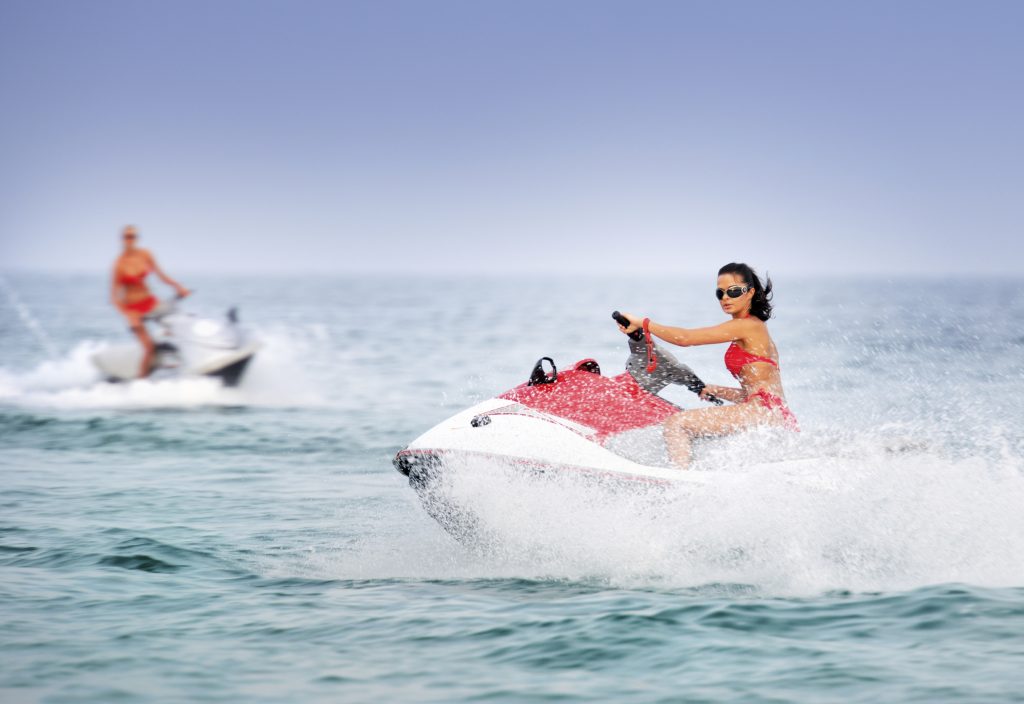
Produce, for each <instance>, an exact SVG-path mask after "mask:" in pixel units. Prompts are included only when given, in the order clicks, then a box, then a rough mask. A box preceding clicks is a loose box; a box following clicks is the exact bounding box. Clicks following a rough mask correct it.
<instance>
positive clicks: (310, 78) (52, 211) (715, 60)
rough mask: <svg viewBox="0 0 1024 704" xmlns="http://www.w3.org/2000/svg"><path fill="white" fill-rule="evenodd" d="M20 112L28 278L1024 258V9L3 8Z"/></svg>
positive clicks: (1, 186) (20, 249) (18, 149)
mask: <svg viewBox="0 0 1024 704" xmlns="http://www.w3.org/2000/svg"><path fill="white" fill-rule="evenodd" d="M0 104H2V105H0V269H24V268H30V269H39V268H54V269H73V270H86V271H106V270H107V269H108V267H109V265H110V263H111V261H112V259H113V257H114V256H115V255H116V253H117V250H118V246H119V238H118V233H119V229H120V227H121V226H122V225H123V224H125V223H129V222H130V223H135V224H137V225H138V226H139V228H140V231H141V234H142V243H143V244H144V245H147V246H149V247H150V248H151V249H153V251H154V252H155V253H156V254H157V255H158V259H160V260H161V261H162V263H163V264H164V265H165V268H167V269H168V270H170V271H171V272H172V273H174V272H190V271H228V272H233V271H268V270H284V271H290V272H296V271H311V272H334V271H337V272H348V271H397V272H412V271H428V270H440V271H451V270H472V271H482V272H493V273H495V274H499V275H507V276H511V275H514V274H516V273H519V272H523V271H532V270H535V271H552V270H564V271H568V272H588V271H597V272H602V271H613V270H615V269H618V268H621V267H628V268H630V269H631V270H633V271H642V270H645V269H646V270H650V271H652V272H657V273H666V272H680V273H688V274H689V273H706V272H707V271H708V270H709V269H712V268H717V267H718V266H719V265H720V264H722V263H724V262H726V261H730V260H734V259H735V260H745V261H749V262H750V263H752V264H754V265H756V266H759V267H761V268H766V269H769V270H771V271H772V272H773V273H784V272H812V271H818V270H823V269H824V270H837V271H843V272H852V273H857V272H882V273H892V272H899V271H910V272H926V273H927V272H956V271H960V272H966V273H988V272H993V273H998V272H1017V271H1019V267H1020V265H1019V262H1018V260H1019V259H1020V258H1021V254H1022V253H1024V246H1022V244H1021V242H1020V239H1021V235H1022V233H1024V2H1017V1H1013V2H986V1H984V0H972V1H965V2H941V1H939V2H936V1H934V0H929V1H927V2H925V1H921V2H910V1H906V2H899V1H895V0H886V1H877V2H872V1H866V2H865V1H862V0H858V1H857V2H853V1H852V0H851V1H849V2H838V1H837V2H821V1H819V0H812V1H808V2H786V1H783V2H774V1H767V0H758V1H751V2H727V1H720V0H717V1H709V2H686V1H683V0H680V1H677V2H640V1H635V0H634V1H625V0H624V1H622V2H596V1H593V0H586V1H568V0H566V1H559V0H549V1H547V2H532V1H528V0H514V1H509V2H497V1H493V2H492V1H488V0H467V1H465V2H461V1H459V2H454V1H449V0H437V1H434V2H431V1H429V0H415V1H409V2H401V1H389V0H371V1H369V2H361V1H360V2H350V1H344V0H336V1H334V2H302V1H296V0H288V1H281V2H266V1H260V0H243V1H238V2H229V1H226V0H204V1H202V2H184V1H182V0H174V1H172V2H156V1H145V0H135V1H132V2H115V1H111V0H96V1H95V2H80V1H78V0H68V1H64V2H57V1H52V0H2V1H0Z"/></svg>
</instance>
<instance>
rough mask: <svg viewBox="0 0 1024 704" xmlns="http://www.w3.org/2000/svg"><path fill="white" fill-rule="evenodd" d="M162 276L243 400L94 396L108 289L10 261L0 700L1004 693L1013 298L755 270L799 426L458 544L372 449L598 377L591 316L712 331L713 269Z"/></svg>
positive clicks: (1008, 663) (539, 499)
mask: <svg viewBox="0 0 1024 704" xmlns="http://www.w3.org/2000/svg"><path fill="white" fill-rule="evenodd" d="M182 278H183V279H185V281H186V283H187V284H188V285H189V286H191V287H194V288H195V289H196V290H197V294H196V295H195V296H194V298H192V299H190V300H189V301H188V302H187V308H188V309H189V310H191V311H193V312H197V313H203V314H212V315H220V314H222V312H223V310H224V309H226V308H228V307H229V306H233V305H237V306H239V309H240V314H241V318H242V320H243V322H245V323H246V324H247V325H248V326H249V327H250V329H251V330H252V331H253V333H254V334H255V335H257V336H258V337H259V338H260V339H261V340H262V341H263V343H264V344H263V348H262V349H261V350H260V352H259V353H258V355H257V357H256V359H255V361H254V363H253V365H252V367H251V369H250V370H249V373H248V375H247V376H246V378H245V380H244V383H243V384H242V385H241V386H240V387H239V388H237V389H224V388H221V387H220V386H219V385H218V384H217V383H216V382H215V381H212V380H208V379H190V380H174V379H155V380H146V381H139V382H135V383H132V384H125V385H113V384H107V383H104V382H102V381H101V380H99V379H98V378H97V377H96V373H95V371H94V370H93V368H92V366H91V363H90V361H89V358H90V355H91V354H92V353H94V352H95V351H96V350H98V349H101V348H102V347H103V346H105V345H110V344H117V343H122V342H125V341H129V342H130V338H129V334H128V332H127V330H126V329H125V326H124V323H123V321H122V320H121V319H120V318H119V317H118V316H117V315H116V314H115V312H114V311H113V310H112V309H111V307H110V306H109V303H108V302H107V289H106V282H105V281H104V279H103V278H102V277H100V276H85V275H82V276H70V275H66V276H57V275H33V274H24V273H23V274H6V275H4V278H3V286H0V701H3V702H21V701H46V702H72V701H73V702H113V701H120V702H132V701H189V702H208V701H218V702H239V701H246V702H279V701H324V702H326V701H331V702H336V701H344V702H364V701H365V702H371V701H372V702H380V701H415V702H478V701H480V702H482V701H488V702H529V701H562V702H574V701H576V702H592V701H609V702H678V701H686V702H762V701H766V702H767V701H771V702H789V701H801V702H806V701H814V702H878V701H901V702H962V701H969V702H1009V701H1024V674H1022V673H1024V464H1022V458H1024V430H1022V421H1024V404H1022V401H1021V399H1022V398H1024V332H1022V331H1024V282H1022V281H1020V280H1014V279H1008V278H1000V277H997V278H993V279H975V280H967V279H959V280H957V279H954V280H945V279H940V278H935V279H908V278H906V277H899V278H896V279H893V280H887V279H873V280H869V279H838V280H837V279H831V278H825V277H823V276H818V277H807V278H803V279H800V278H781V277H780V278H779V279H778V280H777V281H776V291H777V293H776V298H775V302H776V305H777V313H778V315H777V318H776V319H775V320H773V321H772V322H771V330H772V332H773V335H774V336H775V339H776V342H777V344H778V347H779V350H780V356H781V368H782V373H783V379H784V383H785V388H786V393H787V396H788V399H789V402H790V404H791V406H792V408H793V410H794V412H795V413H796V414H797V416H798V417H799V419H800V423H801V425H802V428H803V431H802V433H800V434H799V435H796V436H793V435H785V436H780V435H778V434H772V433H767V434H764V433H758V432H754V433H750V434H747V435H744V436H738V437H735V438H729V439H726V440H721V441H715V442H710V443H703V444H702V445H700V446H699V447H698V448H697V450H696V463H695V465H694V468H693V469H692V470H691V471H692V472H694V473H700V474H701V475H702V477H703V478H704V479H706V480H707V481H704V482H702V483H701V487H700V489H699V490H685V491H683V490H680V491H678V492H673V491H672V490H669V491H667V492H661V493H658V494H657V495H655V494H651V493H647V494H645V493H644V492H631V493H629V494H622V493H618V492H616V491H614V490H612V489H607V490H602V489H601V488H600V487H598V488H596V489H592V490H588V491H586V492H583V491H580V490H579V487H575V486H572V485H559V484H558V483H557V482H548V483H546V484H543V485H538V484H533V483H530V482H528V481H525V480H524V481H522V482H521V483H518V482H517V481H516V480H515V479H510V480H509V481H502V482H495V483H494V484H490V483H483V484H481V485H478V486H476V487H474V488H473V490H474V491H475V492H476V494H475V499H476V500H477V501H478V504H477V505H478V506H480V507H484V508H487V509H489V510H490V512H491V513H492V516H493V521H494V523H495V525H497V526H498V527H499V528H500V529H501V532H502V534H503V537H504V539H505V540H504V542H503V543H502V546H501V548H500V549H495V550H492V551H487V550H479V549H470V548H467V547H464V546H462V545H460V544H459V543H457V542H455V541H454V540H453V539H452V538H451V537H450V536H448V535H447V534H446V533H445V532H444V531H443V530H442V529H441V528H440V527H439V526H438V525H437V524H436V523H435V522H434V521H433V520H431V519H430V518H429V517H428V516H427V515H426V513H425V511H424V510H423V508H422V507H421V506H420V504H419V502H418V500H417V498H416V496H415V494H414V493H413V492H412V490H411V489H410V488H409V487H408V484H407V480H406V479H405V478H404V477H402V476H400V475H399V474H398V473H397V472H396V471H395V470H394V469H393V468H392V465H391V459H392V457H393V456H394V454H395V452H396V451H398V450H399V449H401V448H402V447H403V446H404V444H405V443H407V442H409V441H410V440H412V439H413V438H414V437H415V436H417V435H418V434H420V433H421V432H423V431H425V430H426V429H428V428H429V427H431V426H432V425H434V424H435V423H437V422H439V421H441V420H442V419H444V418H445V417H447V416H449V415H451V414H453V413H454V412H456V411H458V410H460V409H462V408H465V407H466V406H468V405H470V404H472V403H474V402H477V401H480V400H483V399H486V398H488V397H490V396H492V395H494V394H495V393H498V392H501V391H504V390H506V389H508V388H510V387H512V386H514V385H516V384H519V383H521V382H522V381H524V380H525V379H526V378H527V376H528V374H529V371H530V369H531V367H532V366H533V363H534V362H535V361H536V360H537V358H539V357H541V356H551V357H554V359H555V361H556V363H557V364H559V366H568V365H570V364H571V363H572V362H575V361H576V360H577V359H581V358H585V357H593V358H596V359H597V360H598V361H599V362H600V364H601V367H602V369H603V370H604V372H605V373H606V374H616V373H619V372H620V371H621V370H622V368H623V366H624V362H625V358H626V345H625V340H624V338H623V337H622V335H621V334H620V333H619V332H618V331H617V329H616V328H615V326H614V324H613V323H612V321H611V319H610V313H611V311H612V310H614V309H621V310H626V311H633V312H637V313H642V314H646V315H649V316H651V317H652V318H654V319H657V320H659V321H665V322H668V323H677V324H680V325H685V326H699V325H709V324H714V323H716V322H719V321H720V320H721V319H722V318H721V313H720V311H719V309H718V306H717V302H716V301H715V300H714V298H713V296H712V289H713V284H714V281H713V277H709V278H708V280H697V279H692V280H691V279H653V280H652V279H647V278H626V277H623V278H596V277H595V278H582V279H559V278H527V279H520V278H513V277H503V278H483V277H481V278H452V277H442V276H435V277H402V276H397V275H395V276H384V275H380V276H369V275H367V276H362V277H342V276H339V277H321V278H309V277H283V276H282V277H255V276H253V277H243V278H230V277H229V278H222V277H218V278H212V277H209V278H205V277H202V276H194V277H184V276H183V277H182ZM723 351H724V350H723V348H722V347H721V346H718V347H709V348H694V349H686V350H680V351H679V356H680V358H681V359H682V360H683V361H685V362H687V363H688V364H690V365H691V366H692V367H693V368H694V369H695V370H696V371H697V372H698V373H699V374H701V375H702V376H703V377H704V379H705V380H706V381H707V382H709V383H717V384H728V383H729V382H730V379H729V377H728V375H727V373H726V372H725V370H724V367H723V365H722V360H721V355H722V353H723ZM668 395H669V397H670V398H672V400H674V401H676V402H677V403H680V404H681V405H683V406H684V407H697V406H698V405H700V402H699V401H697V400H696V399H695V398H694V397H693V396H692V395H691V394H689V393H688V392H686V391H685V390H671V391H669V392H668Z"/></svg>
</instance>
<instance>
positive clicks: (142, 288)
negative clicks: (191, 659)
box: [92, 225, 259, 386]
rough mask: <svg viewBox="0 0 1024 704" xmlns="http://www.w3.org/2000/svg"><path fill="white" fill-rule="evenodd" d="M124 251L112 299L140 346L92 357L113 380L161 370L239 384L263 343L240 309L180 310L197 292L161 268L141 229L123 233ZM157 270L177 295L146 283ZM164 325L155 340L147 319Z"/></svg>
mask: <svg viewBox="0 0 1024 704" xmlns="http://www.w3.org/2000/svg"><path fill="white" fill-rule="evenodd" d="M121 236H122V239H123V241H124V244H123V251H122V252H121V255H120V256H119V257H118V258H117V261H116V262H115V263H114V272H113V276H112V280H111V301H112V303H113V304H114V306H115V307H116V308H117V309H118V310H119V311H120V312H121V313H122V314H123V315H124V316H125V318H126V319H127V321H128V325H129V327H130V329H131V331H132V333H133V334H134V335H135V336H136V337H137V338H138V340H139V342H140V343H141V344H140V345H119V346H116V347H109V348H107V349H104V350H102V351H100V352H98V353H96V354H94V355H93V357H92V361H93V364H95V365H96V366H97V367H98V368H99V370H100V372H101V373H102V374H103V376H104V378H106V379H107V381H131V380H133V379H140V378H143V377H146V376H149V375H150V374H151V373H154V372H161V373H162V374H161V375H162V376H164V375H171V376H215V377H218V378H220V379H221V380H222V381H223V382H224V385H225V386H235V385H237V384H238V382H239V380H240V379H241V376H242V373H243V372H244V371H245V368H246V367H247V366H248V364H249V362H250V360H251V359H252V357H253V355H254V354H255V353H256V350H257V349H258V348H259V344H258V343H256V342H254V341H252V340H250V339H249V338H248V336H247V335H246V334H245V332H244V331H243V330H242V329H241V328H240V327H239V326H238V316H237V314H236V312H235V309H231V310H230V311H228V314H227V320H225V321H223V322H222V321H218V320H211V319H207V318H197V317H195V316H193V315H188V314H186V313H182V312H180V311H178V309H177V302H178V301H180V300H181V299H182V298H184V297H185V296H188V295H189V294H190V293H191V291H189V290H188V289H187V288H185V287H184V286H182V285H181V284H179V283H178V282H177V281H175V280H174V279H172V278H170V277H169V276H167V274H165V273H164V272H163V270H161V269H160V267H159V266H158V265H157V263H156V259H155V258H154V257H153V255H152V254H151V253H150V252H149V251H148V250H145V249H142V248H140V247H137V246H136V240H137V239H138V232H137V231H136V229H135V228H134V227H133V226H131V225H128V226H126V227H125V228H124V231H123V232H122V235H121ZM150 273H154V274H156V275H157V277H158V278H160V279H161V280H162V281H163V282H164V283H166V284H168V285H170V286H172V287H173V288H174V289H175V291H176V296H175V298H174V299H173V300H171V301H164V302H161V301H159V300H158V299H157V298H156V296H154V295H153V293H152V292H151V291H150V290H149V287H148V286H147V285H146V283H145V280H146V277H147V276H149V274H150ZM148 322H156V323H158V324H159V325H160V331H161V333H160V335H158V336H157V339H156V340H154V339H153V337H152V336H151V335H150V333H149V331H148V330H147V329H146V323H148Z"/></svg>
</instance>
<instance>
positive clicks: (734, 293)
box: [715, 284, 750, 300]
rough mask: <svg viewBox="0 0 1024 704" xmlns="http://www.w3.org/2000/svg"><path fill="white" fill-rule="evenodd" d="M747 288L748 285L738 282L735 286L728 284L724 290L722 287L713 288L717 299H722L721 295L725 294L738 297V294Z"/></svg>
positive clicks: (747, 289)
mask: <svg viewBox="0 0 1024 704" xmlns="http://www.w3.org/2000/svg"><path fill="white" fill-rule="evenodd" d="M749 290H750V287H749V286H747V285H746V284H743V285H742V286H740V285H739V284H736V285H735V286H730V287H729V288H727V289H725V290H724V291H723V290H722V289H720V288H716V289H715V298H717V299H718V300H722V296H726V295H727V296H729V298H739V297H740V296H742V295H743V294H744V293H746V292H747V291H749Z"/></svg>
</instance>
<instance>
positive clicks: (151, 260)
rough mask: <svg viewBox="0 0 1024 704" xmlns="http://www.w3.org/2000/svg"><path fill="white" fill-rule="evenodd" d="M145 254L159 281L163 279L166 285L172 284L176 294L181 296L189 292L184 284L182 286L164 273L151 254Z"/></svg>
mask: <svg viewBox="0 0 1024 704" xmlns="http://www.w3.org/2000/svg"><path fill="white" fill-rule="evenodd" d="M146 256H147V257H148V258H149V265H150V266H151V267H152V268H153V273H154V274H156V275H157V276H159V277H160V280H161V281H163V282H164V283H165V284H167V285H168V286H172V287H173V288H174V290H175V291H177V292H178V295H179V296H181V297H182V298H184V297H185V296H187V295H188V294H189V293H190V291H189V290H188V289H187V288H185V287H184V286H182V285H181V284H179V283H178V282H177V281H175V280H174V279H172V278H171V277H170V276H168V275H167V274H165V273H164V270H163V269H161V268H160V267H159V266H158V265H157V263H156V258H155V257H154V256H153V255H152V254H150V253H149V252H146Z"/></svg>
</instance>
